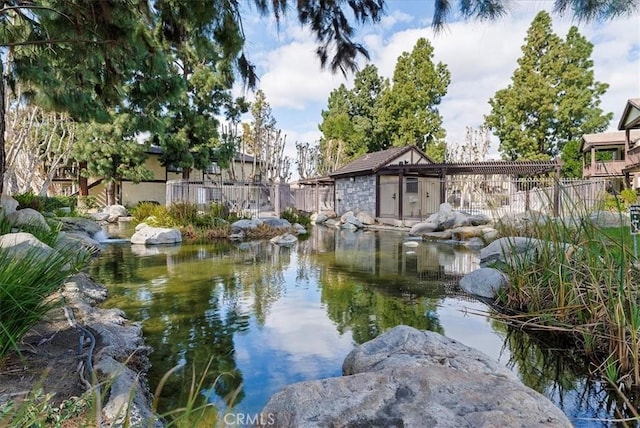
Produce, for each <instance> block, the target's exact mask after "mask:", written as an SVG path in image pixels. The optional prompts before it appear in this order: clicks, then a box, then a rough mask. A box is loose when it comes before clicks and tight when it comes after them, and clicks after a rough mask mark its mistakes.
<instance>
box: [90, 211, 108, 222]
mask: <svg viewBox="0 0 640 428" xmlns="http://www.w3.org/2000/svg"><path fill="white" fill-rule="evenodd" d="M89 215H90V216H91V218H92V219H94V220H95V221H107V220H109V213H90V214H89Z"/></svg>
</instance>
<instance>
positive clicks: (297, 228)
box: [291, 223, 307, 235]
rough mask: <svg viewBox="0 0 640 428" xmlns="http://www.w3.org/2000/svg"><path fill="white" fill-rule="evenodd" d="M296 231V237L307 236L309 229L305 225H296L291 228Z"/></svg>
mask: <svg viewBox="0 0 640 428" xmlns="http://www.w3.org/2000/svg"><path fill="white" fill-rule="evenodd" d="M291 227H292V228H293V230H294V232H295V233H296V235H306V234H307V229H305V227H304V226H303V225H301V224H300V223H294V224H293V226H291Z"/></svg>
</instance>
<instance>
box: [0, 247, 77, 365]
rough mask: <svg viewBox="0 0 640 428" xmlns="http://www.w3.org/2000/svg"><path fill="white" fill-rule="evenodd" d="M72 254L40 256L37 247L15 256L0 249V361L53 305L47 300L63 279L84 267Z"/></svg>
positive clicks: (56, 253) (62, 253) (59, 253)
mask: <svg viewBox="0 0 640 428" xmlns="http://www.w3.org/2000/svg"><path fill="white" fill-rule="evenodd" d="M86 262H87V259H86V258H83V259H78V258H77V255H76V254H74V253H72V252H58V251H54V252H52V253H51V254H50V255H48V256H46V257H43V255H42V250H41V249H39V248H34V249H30V250H29V251H27V252H26V254H21V255H20V256H16V255H15V253H14V252H12V251H9V250H6V249H1V248H0V302H2V311H0V358H2V357H3V356H4V355H5V354H6V353H7V352H8V351H9V350H12V349H16V348H17V344H18V343H19V342H20V340H21V339H22V337H23V336H24V334H25V333H26V332H27V331H29V329H31V327H33V326H34V325H35V324H36V323H37V322H38V321H40V319H41V318H42V317H43V316H44V314H46V313H47V312H48V311H49V310H50V309H51V308H52V307H53V305H55V304H56V303H55V302H53V301H52V300H50V299H48V298H49V296H50V295H51V294H52V293H53V292H54V291H56V290H58V289H59V288H60V286H61V285H62V284H63V282H64V280H65V279H66V278H67V277H68V276H69V275H71V274H73V273H75V272H76V271H78V270H79V269H80V268H82V267H84V266H85V265H86Z"/></svg>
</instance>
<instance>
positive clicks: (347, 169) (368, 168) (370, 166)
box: [329, 145, 433, 177]
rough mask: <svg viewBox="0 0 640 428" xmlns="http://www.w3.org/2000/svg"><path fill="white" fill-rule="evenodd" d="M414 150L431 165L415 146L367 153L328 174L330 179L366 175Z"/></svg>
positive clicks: (430, 161)
mask: <svg viewBox="0 0 640 428" xmlns="http://www.w3.org/2000/svg"><path fill="white" fill-rule="evenodd" d="M411 150H415V151H416V152H417V154H418V155H419V156H420V157H421V158H422V159H423V160H425V161H426V162H428V163H433V161H432V160H431V159H429V158H428V157H427V155H425V154H424V152H423V151H422V150H420V149H419V148H418V147H416V146H415V145H411V146H404V147H392V148H390V149H387V150H382V151H380V152H374V153H367V154H364V155H362V156H360V157H359V158H357V159H355V160H353V161H351V162H349V163H348V164H346V165H344V166H343V167H342V168H339V169H337V170H335V171H333V172H332V173H331V174H329V176H330V177H339V176H348V175H365V174H367V173H370V174H372V173H375V172H376V171H378V170H379V169H380V168H382V167H384V166H386V165H388V164H389V163H390V162H392V161H393V160H394V159H396V158H397V157H399V156H401V155H403V154H405V153H407V152H409V151H411Z"/></svg>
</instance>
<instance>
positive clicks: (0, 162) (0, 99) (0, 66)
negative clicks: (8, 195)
mask: <svg viewBox="0 0 640 428" xmlns="http://www.w3.org/2000/svg"><path fill="white" fill-rule="evenodd" d="M2 61H3V59H2V58H1V57H0V195H1V194H2V192H3V190H4V173H5V170H6V164H5V159H4V157H5V153H4V143H5V141H4V127H5V114H6V111H5V105H4V96H5V86H4V63H3V62H2Z"/></svg>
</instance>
